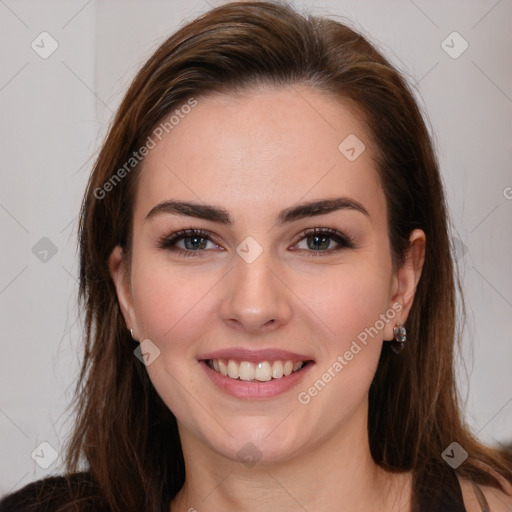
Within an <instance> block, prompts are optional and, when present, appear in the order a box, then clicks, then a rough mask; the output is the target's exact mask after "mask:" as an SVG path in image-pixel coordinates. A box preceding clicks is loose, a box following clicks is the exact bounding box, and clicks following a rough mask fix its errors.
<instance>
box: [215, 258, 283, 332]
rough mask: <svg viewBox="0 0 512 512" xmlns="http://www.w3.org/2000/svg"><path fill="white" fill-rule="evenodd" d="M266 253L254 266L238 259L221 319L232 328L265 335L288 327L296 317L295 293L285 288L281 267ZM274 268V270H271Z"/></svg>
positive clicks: (236, 259) (226, 287) (229, 277)
mask: <svg viewBox="0 0 512 512" xmlns="http://www.w3.org/2000/svg"><path fill="white" fill-rule="evenodd" d="M270 260H271V257H270V256H269V255H268V253H266V252H265V251H264V252H263V253H262V254H261V255H260V256H259V257H258V258H257V259H256V260H255V261H253V262H251V263H247V262H246V261H244V260H243V259H242V258H240V257H238V255H237V256H236V257H235V262H234V265H235V267H234V268H233V270H232V271H231V272H229V275H228V276H227V281H226V283H225V288H224V291H223V294H224V297H223V299H222V304H221V311H220V313H221V317H222V319H223V320H224V322H225V323H226V324H228V326H230V327H231V328H235V329H239V330H241V331H245V332H249V333H264V332H270V331H274V330H276V329H278V328H279V327H281V326H283V325H285V324H287V323H288V322H289V321H290V319H291V317H292V306H291V303H290V299H291V296H292V293H291V292H290V290H289V289H288V288H287V286H286V285H285V284H284V279H283V278H282V277H281V276H280V272H279V271H278V266H277V265H275V264H272V262H271V261H270ZM271 267H272V268H271Z"/></svg>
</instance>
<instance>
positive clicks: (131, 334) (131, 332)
mask: <svg viewBox="0 0 512 512" xmlns="http://www.w3.org/2000/svg"><path fill="white" fill-rule="evenodd" d="M130 336H131V337H132V340H133V339H135V338H134V337H133V329H130Z"/></svg>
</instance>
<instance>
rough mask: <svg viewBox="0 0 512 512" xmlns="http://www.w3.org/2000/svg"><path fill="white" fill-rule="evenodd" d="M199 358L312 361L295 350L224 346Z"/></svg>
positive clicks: (250, 360) (251, 360)
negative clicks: (224, 347)
mask: <svg viewBox="0 0 512 512" xmlns="http://www.w3.org/2000/svg"><path fill="white" fill-rule="evenodd" d="M198 359H199V360H200V361H201V360H207V359H234V360H235V361H249V362H251V363H259V362H261V361H312V360H313V358H312V357H309V356H306V355H304V354H297V353H296V352H289V351H287V350H280V349H273V348H271V349H263V350H251V349H246V348H226V349H223V350H217V351H215V352H209V353H207V354H203V355H201V356H199V357H198Z"/></svg>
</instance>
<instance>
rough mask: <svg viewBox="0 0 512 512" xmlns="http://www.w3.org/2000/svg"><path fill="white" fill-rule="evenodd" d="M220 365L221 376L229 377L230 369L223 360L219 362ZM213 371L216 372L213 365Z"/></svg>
mask: <svg viewBox="0 0 512 512" xmlns="http://www.w3.org/2000/svg"><path fill="white" fill-rule="evenodd" d="M218 363H219V370H220V373H221V375H224V377H227V375H228V367H227V366H226V364H225V363H224V361H222V360H221V359H219V360H218ZM213 369H214V370H215V364H214V365H213Z"/></svg>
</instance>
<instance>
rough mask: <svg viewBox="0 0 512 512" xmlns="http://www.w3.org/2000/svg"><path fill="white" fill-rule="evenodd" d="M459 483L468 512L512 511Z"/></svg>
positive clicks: (510, 502) (510, 499) (500, 498)
mask: <svg viewBox="0 0 512 512" xmlns="http://www.w3.org/2000/svg"><path fill="white" fill-rule="evenodd" d="M459 482H460V488H461V491H462V496H463V498H464V506H465V507H466V511H467V512H482V511H485V512H511V511H512V496H511V495H509V494H506V493H505V492H503V491H502V490H500V489H497V488H496V487H491V486H489V485H479V486H478V488H475V487H474V486H473V484H472V482H471V481H470V480H467V479H465V478H460V477H459ZM479 491H480V492H479ZM0 512H1V511H0Z"/></svg>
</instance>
